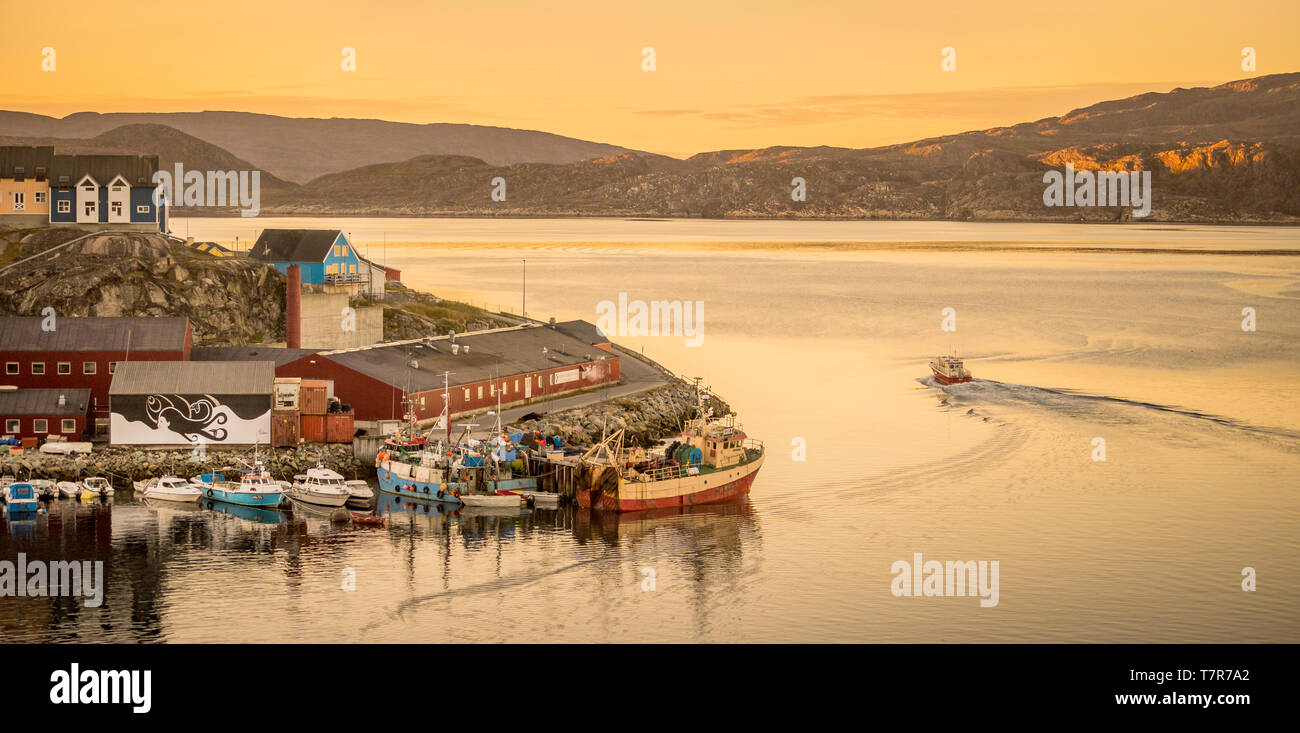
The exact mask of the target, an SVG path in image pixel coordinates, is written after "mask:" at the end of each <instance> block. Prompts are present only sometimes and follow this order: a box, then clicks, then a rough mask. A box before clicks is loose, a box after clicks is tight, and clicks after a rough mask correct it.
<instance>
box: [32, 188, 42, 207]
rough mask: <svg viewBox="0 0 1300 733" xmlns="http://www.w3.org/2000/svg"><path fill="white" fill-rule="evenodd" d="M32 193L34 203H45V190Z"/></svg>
mask: <svg viewBox="0 0 1300 733" xmlns="http://www.w3.org/2000/svg"><path fill="white" fill-rule="evenodd" d="M32 195H33V196H35V197H36V198H35V201H36V203H38V204H43V203H45V192H44V191H37V192H36V193H34V194H32Z"/></svg>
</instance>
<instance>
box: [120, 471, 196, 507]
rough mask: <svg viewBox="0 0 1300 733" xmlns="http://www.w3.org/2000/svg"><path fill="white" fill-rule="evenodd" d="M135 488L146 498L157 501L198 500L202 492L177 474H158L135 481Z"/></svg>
mask: <svg viewBox="0 0 1300 733" xmlns="http://www.w3.org/2000/svg"><path fill="white" fill-rule="evenodd" d="M134 485H135V490H136V491H139V492H141V495H142V496H143V497H144V498H146V499H154V500H159V501H198V500H199V499H200V498H201V497H202V496H203V492H202V491H201V490H200V489H199V487H197V486H195V485H194V484H192V483H190V482H189V481H186V480H185V479H183V478H180V477H177V476H159V477H157V478H151V479H147V480H145V481H136V482H135V484H134Z"/></svg>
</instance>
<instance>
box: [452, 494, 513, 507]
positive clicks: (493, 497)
mask: <svg viewBox="0 0 1300 733" xmlns="http://www.w3.org/2000/svg"><path fill="white" fill-rule="evenodd" d="M460 501H461V503H462V504H464V505H465V506H476V507H493V508H498V509H510V508H514V509H518V508H519V507H521V506H523V504H524V498H523V497H522V496H520V495H519V494H461V495H460Z"/></svg>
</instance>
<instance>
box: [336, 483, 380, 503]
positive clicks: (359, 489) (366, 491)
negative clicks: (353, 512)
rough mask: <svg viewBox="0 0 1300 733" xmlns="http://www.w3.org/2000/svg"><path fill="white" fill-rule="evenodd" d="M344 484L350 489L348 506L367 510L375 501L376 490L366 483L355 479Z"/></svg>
mask: <svg viewBox="0 0 1300 733" xmlns="http://www.w3.org/2000/svg"><path fill="white" fill-rule="evenodd" d="M343 484H344V485H345V486H347V487H348V506H350V507H357V508H359V509H365V508H367V507H369V506H370V505H371V504H372V503H373V502H374V501H375V490H374V489H372V488H370V484H368V483H366V482H365V481H361V480H359V479H353V480H349V481H344V482H343Z"/></svg>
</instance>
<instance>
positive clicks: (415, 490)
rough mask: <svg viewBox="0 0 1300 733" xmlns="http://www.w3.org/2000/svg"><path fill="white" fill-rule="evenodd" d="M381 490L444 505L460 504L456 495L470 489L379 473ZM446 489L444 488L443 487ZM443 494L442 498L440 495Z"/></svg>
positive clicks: (460, 485)
mask: <svg viewBox="0 0 1300 733" xmlns="http://www.w3.org/2000/svg"><path fill="white" fill-rule="evenodd" d="M378 478H379V490H380V491H382V492H384V493H385V494H395V495H397V496H401V497H403V498H407V499H423V500H425V501H438V502H442V503H444V504H460V503H461V501H460V497H458V496H456V494H458V493H460V492H462V491H468V490H469V487H468V486H466V485H464V484H461V483H454V482H453V483H449V484H439V483H432V482H428V481H417V480H415V479H413V478H402V477H399V476H397V475H396V474H392V473H390V472H388V471H384V470H380V471H379V475H378ZM444 486H445V487H446V488H443V487H444ZM439 492H442V496H438V493H439Z"/></svg>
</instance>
